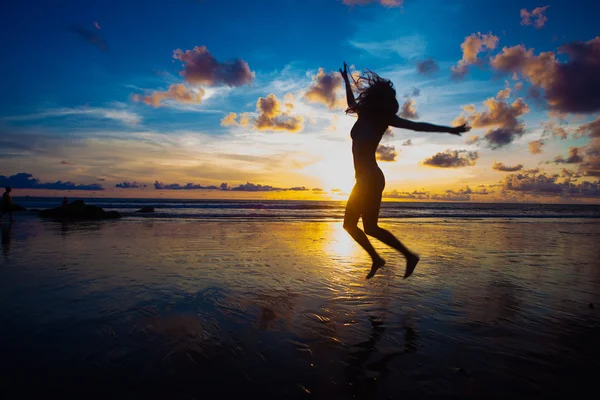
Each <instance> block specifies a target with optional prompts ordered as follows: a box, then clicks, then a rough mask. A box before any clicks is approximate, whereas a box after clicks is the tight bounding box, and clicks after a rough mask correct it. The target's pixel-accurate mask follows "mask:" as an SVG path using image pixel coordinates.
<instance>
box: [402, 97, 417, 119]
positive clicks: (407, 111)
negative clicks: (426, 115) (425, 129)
mask: <svg viewBox="0 0 600 400" xmlns="http://www.w3.org/2000/svg"><path fill="white" fill-rule="evenodd" d="M400 116H401V117H402V118H406V119H417V118H419V113H418V112H417V107H416V103H415V101H414V100H412V99H408V100H406V101H405V102H404V104H402V107H401V108H400Z"/></svg>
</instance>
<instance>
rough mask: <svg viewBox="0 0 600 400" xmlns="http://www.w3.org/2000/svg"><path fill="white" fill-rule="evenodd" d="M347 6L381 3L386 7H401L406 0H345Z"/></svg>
mask: <svg viewBox="0 0 600 400" xmlns="http://www.w3.org/2000/svg"><path fill="white" fill-rule="evenodd" d="M343 3H344V4H345V5H347V6H364V5H365V4H370V3H379V4H381V5H382V6H384V7H401V6H402V4H404V0H343Z"/></svg>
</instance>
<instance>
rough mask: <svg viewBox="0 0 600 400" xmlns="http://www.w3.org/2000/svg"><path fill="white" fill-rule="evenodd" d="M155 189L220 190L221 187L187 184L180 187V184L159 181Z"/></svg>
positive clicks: (155, 184) (156, 182)
mask: <svg viewBox="0 0 600 400" xmlns="http://www.w3.org/2000/svg"><path fill="white" fill-rule="evenodd" d="M154 189H158V190H219V189H220V187H217V186H214V185H211V186H202V185H196V184H193V183H187V184H185V185H180V184H179V183H162V182H159V181H155V182H154Z"/></svg>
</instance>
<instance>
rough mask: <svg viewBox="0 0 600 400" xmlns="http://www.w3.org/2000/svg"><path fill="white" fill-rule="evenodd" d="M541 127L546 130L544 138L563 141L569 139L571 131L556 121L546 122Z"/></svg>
mask: <svg viewBox="0 0 600 400" xmlns="http://www.w3.org/2000/svg"><path fill="white" fill-rule="evenodd" d="M541 125H542V128H543V129H544V136H550V137H553V138H559V139H561V140H564V139H567V138H568V137H569V132H570V129H569V128H568V127H564V126H563V125H561V124H559V123H557V122H556V121H548V122H545V121H544V122H542V123H541Z"/></svg>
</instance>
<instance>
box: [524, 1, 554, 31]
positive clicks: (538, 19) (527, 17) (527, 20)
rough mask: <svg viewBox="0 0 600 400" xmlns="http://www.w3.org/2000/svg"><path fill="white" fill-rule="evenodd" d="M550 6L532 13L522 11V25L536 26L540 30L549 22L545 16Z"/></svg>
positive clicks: (538, 8)
mask: <svg viewBox="0 0 600 400" xmlns="http://www.w3.org/2000/svg"><path fill="white" fill-rule="evenodd" d="M548 7H550V6H544V7H536V8H534V9H533V10H531V11H527V9H526V8H522V9H521V25H534V26H535V27H536V28H538V29H540V28H541V27H543V26H544V24H545V23H546V22H547V21H548V17H546V15H545V14H544V13H545V12H546V10H547V9H548Z"/></svg>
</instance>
